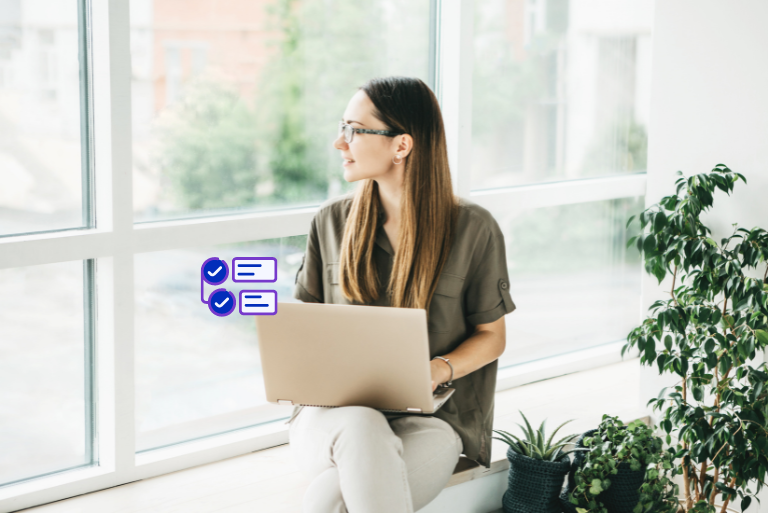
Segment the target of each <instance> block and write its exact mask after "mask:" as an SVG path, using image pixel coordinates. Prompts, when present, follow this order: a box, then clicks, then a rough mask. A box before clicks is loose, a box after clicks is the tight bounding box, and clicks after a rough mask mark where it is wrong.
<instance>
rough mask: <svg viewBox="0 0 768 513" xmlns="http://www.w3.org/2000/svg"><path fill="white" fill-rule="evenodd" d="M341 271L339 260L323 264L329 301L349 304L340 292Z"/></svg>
mask: <svg viewBox="0 0 768 513" xmlns="http://www.w3.org/2000/svg"><path fill="white" fill-rule="evenodd" d="M340 273H341V263H340V262H329V263H327V264H325V281H326V283H327V284H328V293H329V294H330V296H331V303H334V304H337V305H349V304H351V303H350V302H349V301H347V298H345V297H344V294H342V293H341V285H340V284H339V281H340V279H339V276H340Z"/></svg>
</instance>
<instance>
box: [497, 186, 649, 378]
mask: <svg viewBox="0 0 768 513" xmlns="http://www.w3.org/2000/svg"><path fill="white" fill-rule="evenodd" d="M643 204H644V202H643V198H642V197H641V198H625V199H616V200H608V201H593V202H589V203H578V204H573V205H562V206H557V207H544V208H535V209H525V210H522V209H515V208H507V209H504V210H503V211H493V210H492V211H491V213H492V214H493V216H494V217H495V218H496V220H497V221H498V223H499V226H500V227H501V229H502V231H503V232H504V239H505V242H506V252H507V268H508V270H509V281H510V292H511V294H512V298H513V299H514V300H515V303H516V304H517V305H518V309H517V310H515V312H513V313H512V314H510V316H509V318H508V320H507V350H506V351H505V353H504V355H503V356H502V357H501V359H500V360H499V364H500V366H501V367H505V366H508V365H515V364H520V363H525V362H530V361H533V360H539V359H541V358H546V357H550V356H557V355H559V354H564V353H569V352H572V351H578V350H580V349H587V348H589V347H594V346H598V345H601V344H605V343H609V342H616V341H619V340H623V339H624V338H625V337H626V335H627V333H628V332H629V330H630V329H632V328H633V327H634V326H635V325H637V321H638V315H639V312H640V279H641V266H640V259H639V256H638V254H637V251H634V250H633V249H626V241H627V240H628V238H629V237H628V235H627V231H626V229H625V223H626V221H627V219H628V218H629V216H631V215H635V214H637V213H639V212H640V211H641V210H642V209H643Z"/></svg>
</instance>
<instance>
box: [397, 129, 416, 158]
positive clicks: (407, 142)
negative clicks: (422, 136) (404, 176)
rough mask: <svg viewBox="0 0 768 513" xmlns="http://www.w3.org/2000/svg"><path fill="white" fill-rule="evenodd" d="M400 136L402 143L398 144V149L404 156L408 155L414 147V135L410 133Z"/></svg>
mask: <svg viewBox="0 0 768 513" xmlns="http://www.w3.org/2000/svg"><path fill="white" fill-rule="evenodd" d="M398 137H400V143H399V144H398V145H397V150H396V151H397V153H399V154H400V155H402V156H403V157H407V156H408V154H409V153H411V150H412V149H413V137H411V136H410V134H402V135H399V136H398Z"/></svg>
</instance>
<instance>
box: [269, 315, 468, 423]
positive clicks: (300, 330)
mask: <svg viewBox="0 0 768 513" xmlns="http://www.w3.org/2000/svg"><path fill="white" fill-rule="evenodd" d="M256 330H257V332H258V336H259V352H260V353H261V366H262V370H263V373H264V384H265V387H266V392H267V400H268V401H269V402H273V403H278V404H293V405H296V404H300V405H306V406H331V407H333V406H369V407H371V408H375V409H377V410H381V411H385V412H397V413H404V414H407V413H412V414H417V415H418V414H430V413H434V412H436V411H437V410H438V409H439V408H440V407H441V406H442V405H443V404H445V402H446V401H447V400H448V398H450V397H451V395H452V394H453V392H454V389H452V388H440V387H438V388H437V390H436V391H435V393H433V392H432V377H431V374H430V366H429V339H428V338H427V314H426V311H425V310H420V309H414V308H391V307H382V306H352V305H334V304H324V303H278V308H277V314H275V315H260V316H257V317H256Z"/></svg>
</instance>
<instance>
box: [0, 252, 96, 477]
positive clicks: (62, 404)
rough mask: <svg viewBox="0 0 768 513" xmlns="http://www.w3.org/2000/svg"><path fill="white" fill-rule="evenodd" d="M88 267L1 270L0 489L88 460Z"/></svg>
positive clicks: (76, 264) (90, 455)
mask: <svg viewBox="0 0 768 513" xmlns="http://www.w3.org/2000/svg"><path fill="white" fill-rule="evenodd" d="M90 265H91V264H90V262H86V264H85V272H84V264H83V262H62V263H58V264H46V265H36V266H29V267H22V268H14V269H0V290H2V291H3V293H2V295H0V355H2V357H0V454H2V461H3V463H2V465H0V485H3V484H7V483H10V482H14V481H19V480H21V479H26V478H30V477H35V476H40V475H44V474H48V473H51V472H55V471H60V470H65V469H69V468H74V467H79V466H83V465H89V464H91V463H93V462H94V460H95V457H94V454H93V412H92V409H91V405H92V399H93V397H92V391H93V388H92V376H91V368H92V365H91V363H92V357H93V352H92V350H91V344H90V342H89V340H91V338H90V337H91V333H90V329H89V328H88V327H87V326H88V316H87V315H84V312H85V309H84V305H85V304H87V303H88V302H89V294H88V292H87V291H88V290H89V289H90V287H88V286H86V287H84V286H83V285H84V280H83V278H84V277H85V278H86V279H87V280H89V281H90V278H89V275H91V276H92V273H91V272H90V271H89V269H90ZM84 290H85V291H86V294H85V296H84V294H83V291H84Z"/></svg>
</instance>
